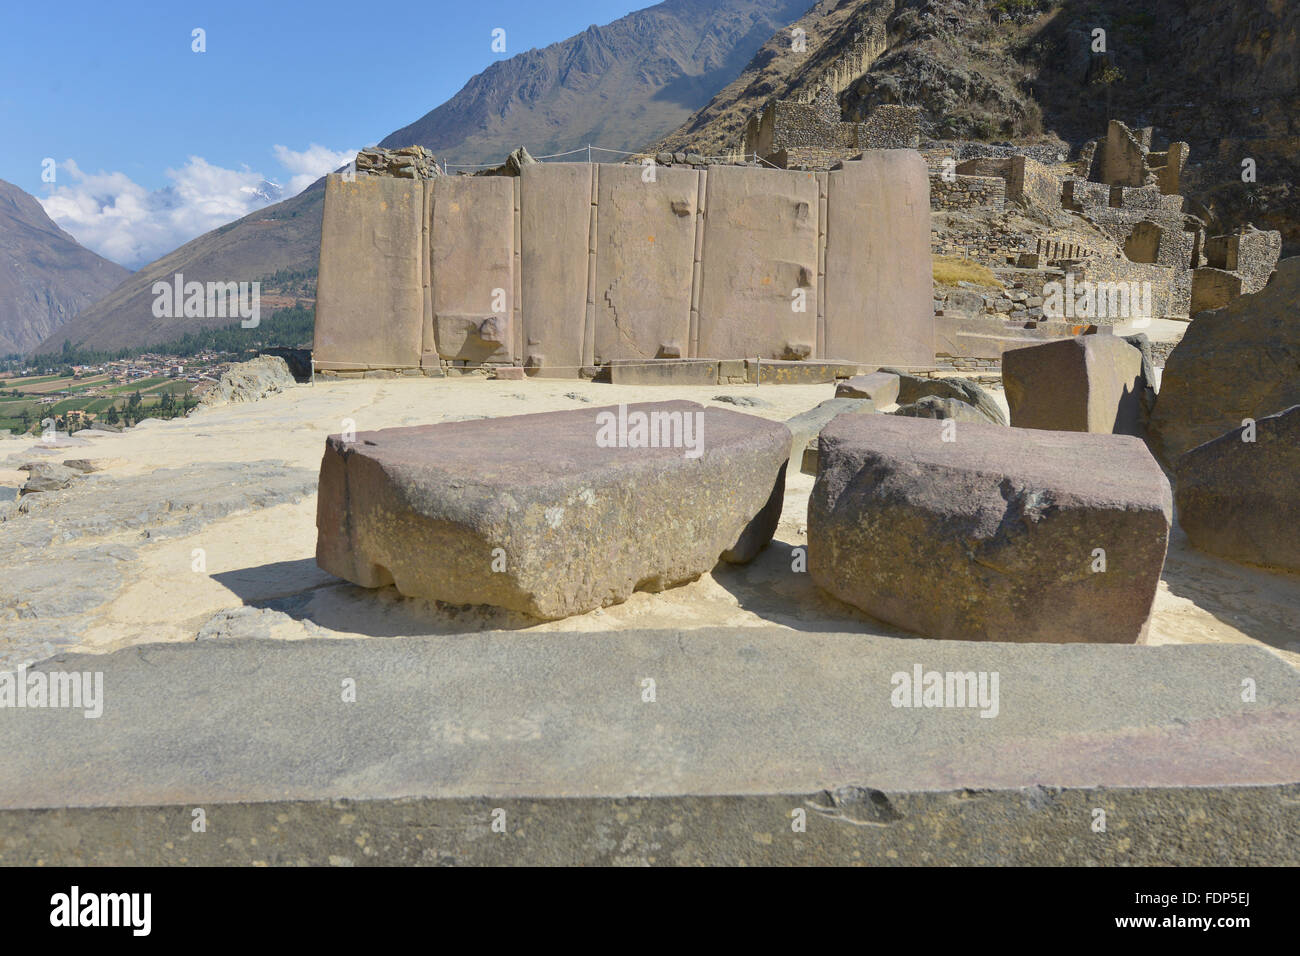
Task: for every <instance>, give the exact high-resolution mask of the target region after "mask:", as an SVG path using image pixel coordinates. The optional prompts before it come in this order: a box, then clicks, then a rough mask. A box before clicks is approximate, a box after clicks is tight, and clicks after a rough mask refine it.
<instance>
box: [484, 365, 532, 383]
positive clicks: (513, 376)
mask: <svg viewBox="0 0 1300 956" xmlns="http://www.w3.org/2000/svg"><path fill="white" fill-rule="evenodd" d="M492 377H493V378H495V379H498V380H500V381H506V382H522V381H523V380H524V368H523V366H522V365H502V366H500V367H499V368H497V369H496V370H495V371H493V373H492Z"/></svg>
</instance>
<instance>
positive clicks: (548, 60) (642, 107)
mask: <svg viewBox="0 0 1300 956" xmlns="http://www.w3.org/2000/svg"><path fill="white" fill-rule="evenodd" d="M808 3H809V0H713V2H708V0H704V2H702V0H666V2H664V3H660V4H658V5H656V6H653V7H649V8H647V9H645V10H638V11H636V12H635V13H630V14H628V15H627V16H625V17H623V18H621V19H619V20H615V21H614V22H613V23H610V24H609V25H607V26H603V27H598V26H592V27H588V28H587V29H586V30H584V31H583V32H582V33H580V34H578V35H577V36H574V37H570V38H569V39H567V40H565V41H564V42H562V43H555V44H552V45H551V46H548V47H546V48H545V49H542V50H529V51H528V52H527V53H521V54H519V55H518V56H514V57H511V58H510V59H508V60H502V61H500V62H497V63H494V64H492V65H491V66H490V67H488V68H487V69H486V70H484V71H483V72H482V73H480V74H478V75H477V76H475V77H474V78H473V79H472V80H470V81H469V82H468V83H466V84H465V87H464V89H462V90H461V91H460V92H459V93H457V94H456V95H455V96H453V97H452V98H451V99H450V100H448V101H447V102H446V103H444V104H442V105H441V106H439V107H438V108H437V109H435V110H433V111H432V112H429V113H426V114H425V115H424V116H422V117H421V118H420V119H418V120H416V121H415V122H414V123H412V124H411V125H410V126H407V127H405V128H403V129H399V130H398V131H397V132H395V133H393V134H392V135H391V136H389V137H387V138H386V139H384V141H383V142H381V143H380V144H379V145H381V146H385V147H390V148H391V147H397V146H410V145H419V146H425V147H427V148H428V149H430V150H432V151H433V153H434V155H436V156H437V157H438V158H439V159H446V160H448V161H450V162H453V163H486V162H493V163H495V162H500V160H501V158H502V157H503V156H504V155H505V154H506V153H507V152H509V151H510V150H511V149H513V148H514V147H516V146H519V145H521V144H522V145H525V146H527V147H528V150H529V152H531V153H533V154H534V155H546V154H549V153H556V152H560V151H563V150H569V149H575V148H577V147H579V146H583V145H585V144H587V143H593V144H595V145H597V146H604V147H608V148H610V149H618V150H630V151H635V150H637V149H639V148H640V146H641V144H642V143H644V142H646V140H647V139H650V138H652V137H655V136H660V135H662V134H664V133H666V132H668V131H669V130H671V129H673V128H674V127H676V126H677V125H679V124H680V123H681V122H682V121H683V120H684V119H686V117H687V116H689V115H690V113H691V111H692V110H694V109H696V108H698V107H699V106H701V105H703V104H704V103H705V102H707V101H708V99H709V97H711V96H712V95H713V94H714V92H715V91H716V90H717V89H718V88H719V87H720V86H722V85H724V84H726V83H728V82H729V81H730V80H731V79H732V77H734V76H735V75H736V74H737V73H738V72H740V70H741V69H742V68H743V67H744V66H745V64H746V63H747V62H748V61H749V59H750V58H751V57H752V56H753V54H754V52H755V51H756V50H757V49H758V48H759V46H760V44H762V43H763V42H764V41H766V40H767V39H768V38H769V37H770V36H771V35H772V34H773V33H774V32H775V31H776V30H778V29H779V28H780V27H782V26H783V25H784V24H786V23H787V22H789V21H790V20H791V19H793V18H795V17H797V16H799V14H801V13H802V12H803V11H804V10H805V9H807V7H808Z"/></svg>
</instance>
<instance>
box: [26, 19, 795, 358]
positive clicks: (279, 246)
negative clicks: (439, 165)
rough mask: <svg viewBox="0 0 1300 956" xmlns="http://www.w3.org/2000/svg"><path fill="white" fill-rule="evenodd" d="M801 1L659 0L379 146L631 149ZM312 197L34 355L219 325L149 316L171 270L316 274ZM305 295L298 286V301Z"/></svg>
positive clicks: (281, 206) (97, 308)
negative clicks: (154, 290) (156, 289)
mask: <svg viewBox="0 0 1300 956" xmlns="http://www.w3.org/2000/svg"><path fill="white" fill-rule="evenodd" d="M809 2H810V0H665V2H663V3H660V4H658V5H656V6H653V7H649V8H647V9H645V10H638V11H636V12H634V13H630V14H628V15H627V16H625V17H622V18H621V19H619V20H615V21H614V22H613V23H610V24H608V25H606V26H592V27H589V28H588V29H586V30H584V31H583V32H582V33H580V34H578V35H577V36H574V37H570V38H569V39H567V40H565V41H563V42H561V43H556V44H552V45H551V46H548V47H546V48H544V49H541V50H528V51H527V52H525V53H520V54H518V55H516V56H513V57H510V58H509V59H506V60H501V61H498V62H496V63H494V64H492V65H491V66H490V67H488V68H487V69H486V70H484V71H483V72H482V73H480V74H478V75H477V76H475V77H474V78H472V79H471V80H470V81H469V82H468V83H466V84H465V86H464V87H463V88H462V89H461V90H460V92H458V93H457V94H456V95H455V96H453V97H452V98H451V99H450V100H448V101H447V102H446V103H444V104H442V105H441V106H439V107H438V108H437V109H435V110H433V111H432V112H430V113H427V114H426V115H425V116H423V117H422V118H420V119H419V120H417V121H416V122H414V123H412V124H411V125H410V126H407V127H405V128H403V129H400V130H398V131H397V132H395V133H393V134H392V135H390V136H387V137H385V138H384V140H383V141H382V144H381V145H384V146H388V147H392V146H410V145H420V146H426V147H428V148H429V149H431V150H433V151H434V153H435V155H436V156H437V157H438V158H439V159H440V160H441V159H447V160H450V161H451V162H460V163H489V162H491V163H498V162H500V161H501V160H502V159H503V158H504V157H505V155H506V154H507V153H508V152H509V151H510V150H512V149H514V148H515V147H516V146H520V145H524V146H527V147H528V149H529V151H530V152H533V153H534V154H546V153H552V152H556V151H558V150H560V149H567V148H572V147H575V146H580V145H585V144H586V143H589V142H590V143H594V144H596V145H599V146H607V147H611V148H616V149H624V148H625V149H633V150H634V149H636V148H637V147H638V146H639V144H641V143H644V142H646V141H647V140H649V139H653V138H654V137H657V136H662V135H663V134H664V133H666V132H668V131H669V130H671V129H673V128H674V127H676V126H677V125H679V124H680V123H681V122H682V121H683V120H685V119H686V118H687V117H688V116H690V114H691V112H692V111H694V110H695V109H698V108H699V107H700V106H702V105H703V104H704V103H705V102H707V101H708V99H709V97H710V96H712V95H713V93H714V91H715V90H716V89H717V88H718V87H719V86H721V85H723V84H725V83H727V82H728V81H729V80H730V79H731V78H732V77H733V76H734V75H735V74H736V73H737V72H739V70H740V69H741V67H743V66H744V64H745V63H746V62H748V61H749V59H750V58H751V57H752V56H753V54H754V51H755V50H757V49H758V47H759V45H760V44H761V43H763V41H764V40H766V39H767V38H768V37H770V36H771V35H772V33H773V32H774V31H776V30H777V29H778V28H779V27H780V26H781V25H782V24H784V23H786V22H787V21H788V20H790V19H792V18H793V17H796V16H798V15H799V14H800V13H801V12H802V11H803V10H804V9H806V8H807V6H808V3H809ZM598 155H599V154H598ZM575 158H578V157H575ZM607 158H615V157H607ZM323 193H324V190H323V188H322V183H321V182H318V183H316V184H315V185H313V186H312V187H311V188H310V189H309V190H307V191H306V192H304V193H301V194H300V195H298V196H295V197H294V198H292V199H288V200H286V201H284V202H281V203H277V204H275V205H273V206H268V207H266V208H264V209H261V210H258V211H257V212H254V213H252V214H251V215H248V216H245V217H244V218H243V219H240V220H238V221H236V222H233V223H229V224H228V225H225V226H223V227H221V228H220V229H216V230H214V231H212V232H209V233H206V234H204V235H202V236H199V237H198V238H197V239H194V240H192V241H191V242H188V243H186V244H185V245H184V246H181V247H180V248H179V249H177V250H175V251H173V252H171V253H169V254H168V255H166V256H164V257H163V258H161V259H159V260H157V261H156V262H152V263H149V264H148V265H146V266H144V267H143V268H142V269H140V270H139V272H137V273H136V274H135V275H133V276H131V278H130V279H129V280H128V281H126V282H124V283H123V284H122V286H121V287H120V288H117V289H115V290H113V293H112V294H111V295H109V296H107V297H105V298H104V299H103V300H102V301H100V302H97V303H96V304H95V305H94V307H92V308H91V309H89V310H87V311H86V312H85V313H84V314H82V315H81V316H79V317H78V318H77V319H76V320H75V321H73V322H70V323H68V324H67V325H66V326H64V327H63V328H61V329H58V330H56V331H54V332H53V334H50V335H47V336H46V338H45V340H44V341H43V342H42V343H41V344H40V346H39V348H38V351H39V352H41V353H46V352H55V351H58V350H59V349H60V347H61V346H62V345H63V342H64V340H65V339H68V340H70V341H71V342H72V343H73V344H74V345H84V346H86V347H87V348H94V349H103V350H116V349H119V348H123V347H125V346H137V345H145V344H149V343H153V342H160V341H165V340H168V339H173V338H179V337H180V335H182V334H183V333H184V332H185V331H187V330H191V329H194V328H196V327H199V326H204V325H206V326H218V325H222V324H225V323H227V322H228V321H229V320H223V319H216V320H202V319H193V318H191V319H156V318H154V316H153V314H152V302H153V295H152V292H151V287H152V285H153V283H154V282H155V281H156V280H158V279H170V278H171V277H172V276H173V275H174V274H175V273H177V272H180V273H182V274H183V275H184V276H185V279H186V280H187V281H189V280H191V279H193V280H198V281H209V280H212V281H234V280H240V279H244V280H253V279H265V277H267V276H270V275H272V274H274V273H277V272H301V271H303V270H306V269H311V270H314V269H315V268H316V260H317V258H318V255H319V248H320V224H321V209H322V204H323ZM268 291H272V292H274V291H277V290H275V289H268V285H267V283H266V282H265V281H264V282H263V286H262V293H263V314H264V315H265V314H266V312H267V292H268ZM299 291H300V292H302V291H304V290H299ZM312 294H313V293H312V290H311V288H308V289H306V290H305V296H304V297H306V298H310V297H311V296H312ZM283 304H292V297H290V296H285V297H284V301H283Z"/></svg>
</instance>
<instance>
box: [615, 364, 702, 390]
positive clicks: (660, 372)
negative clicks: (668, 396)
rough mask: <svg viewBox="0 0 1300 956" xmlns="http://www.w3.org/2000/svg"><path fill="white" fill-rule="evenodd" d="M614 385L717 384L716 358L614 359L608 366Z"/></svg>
mask: <svg viewBox="0 0 1300 956" xmlns="http://www.w3.org/2000/svg"><path fill="white" fill-rule="evenodd" d="M607 368H608V369H609V381H610V384H612V385H716V384H717V381H718V362H717V360H716V359H615V360H614V361H612V362H610V363H609V365H608V366H607Z"/></svg>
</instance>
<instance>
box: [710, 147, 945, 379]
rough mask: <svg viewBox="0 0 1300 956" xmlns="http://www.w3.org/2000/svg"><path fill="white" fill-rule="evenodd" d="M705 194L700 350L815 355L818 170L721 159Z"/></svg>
mask: <svg viewBox="0 0 1300 956" xmlns="http://www.w3.org/2000/svg"><path fill="white" fill-rule="evenodd" d="M705 197H706V198H705V217H704V247H703V261H702V269H701V276H700V290H699V297H700V304H699V347H698V349H697V352H698V354H701V355H716V356H718V357H719V358H742V357H758V358H764V359H769V358H771V359H779V358H782V357H784V356H785V355H786V354H788V352H789V351H790V350H791V349H796V350H798V349H801V348H803V349H807V352H806V353H805V354H809V355H811V354H812V352H813V350H814V349H815V348H816V344H817V295H818V289H817V232H818V225H817V217H818V212H817V210H818V189H817V177H816V176H815V175H814V174H813V173H796V172H786V171H784V170H777V169H751V168H748V167H744V166H714V167H712V168H711V169H710V170H709V172H708V180H707V183H706V186H705ZM797 292H801V293H802V296H801V297H799V298H796V293H797ZM927 295H928V293H927ZM796 306H799V307H801V308H802V311H796V310H795V307H796Z"/></svg>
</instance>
